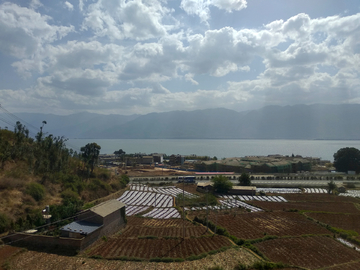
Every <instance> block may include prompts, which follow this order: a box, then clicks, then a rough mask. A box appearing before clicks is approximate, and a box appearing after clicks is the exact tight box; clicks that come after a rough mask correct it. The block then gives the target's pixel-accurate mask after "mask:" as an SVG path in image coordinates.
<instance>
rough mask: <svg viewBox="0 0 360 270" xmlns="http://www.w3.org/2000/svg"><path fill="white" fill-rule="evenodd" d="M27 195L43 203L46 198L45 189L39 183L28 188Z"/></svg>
mask: <svg viewBox="0 0 360 270" xmlns="http://www.w3.org/2000/svg"><path fill="white" fill-rule="evenodd" d="M26 193H27V194H29V195H30V196H31V197H33V198H34V199H35V200H36V201H41V200H42V199H44V197H45V189H44V187H43V186H42V185H40V184H38V183H31V184H29V185H28V186H27V187H26Z"/></svg>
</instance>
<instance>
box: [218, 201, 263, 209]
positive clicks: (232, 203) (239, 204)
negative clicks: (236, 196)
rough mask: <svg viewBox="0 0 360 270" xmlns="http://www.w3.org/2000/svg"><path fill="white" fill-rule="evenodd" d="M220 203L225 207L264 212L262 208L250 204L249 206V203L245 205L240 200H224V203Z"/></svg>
mask: <svg viewBox="0 0 360 270" xmlns="http://www.w3.org/2000/svg"><path fill="white" fill-rule="evenodd" d="M220 203H221V204H223V205H226V206H228V207H230V208H233V207H242V208H245V209H249V210H250V211H251V212H259V211H263V210H262V209H260V208H257V207H255V206H252V205H250V204H247V203H244V202H241V201H238V200H222V201H220Z"/></svg>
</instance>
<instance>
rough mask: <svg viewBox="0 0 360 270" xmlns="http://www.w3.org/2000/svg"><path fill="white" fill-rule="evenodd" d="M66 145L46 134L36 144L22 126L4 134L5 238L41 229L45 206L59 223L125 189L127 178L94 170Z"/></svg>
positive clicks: (0, 207)
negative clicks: (29, 230) (39, 227)
mask: <svg viewBox="0 0 360 270" xmlns="http://www.w3.org/2000/svg"><path fill="white" fill-rule="evenodd" d="M64 142H65V141H64V139H63V138H61V137H54V136H52V135H48V136H45V134H43V133H42V131H41V130H40V131H39V132H38V133H37V135H36V138H35V139H32V138H30V137H28V130H27V129H26V128H25V127H24V126H23V125H22V124H20V123H17V125H16V129H15V132H12V131H8V130H0V234H1V233H3V232H6V231H8V230H17V231H22V230H26V229H30V228H34V227H38V226H42V225H43V224H44V223H45V220H44V219H43V218H42V210H43V209H44V208H45V206H46V205H50V209H51V210H50V211H51V215H52V218H51V221H52V222H55V221H57V220H60V219H63V218H67V217H70V216H72V215H74V214H75V213H77V212H78V211H79V210H81V209H82V208H83V207H85V205H86V203H88V202H91V201H93V200H96V199H99V198H102V197H105V196H107V195H109V194H111V193H113V192H116V191H118V190H120V189H122V188H124V187H125V186H126V184H127V183H128V178H127V177H126V176H122V177H115V176H112V175H111V173H110V172H109V171H108V170H107V169H102V168H96V167H95V168H92V167H91V166H90V165H89V164H90V162H89V161H90V160H91V157H89V156H80V155H78V154H76V153H73V152H71V151H70V150H68V149H67V148H66V147H65V144H64ZM88 206H89V205H88ZM55 233H56V232H55Z"/></svg>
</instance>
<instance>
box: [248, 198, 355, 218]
mask: <svg viewBox="0 0 360 270" xmlns="http://www.w3.org/2000/svg"><path fill="white" fill-rule="evenodd" d="M305 196H306V195H305ZM328 196H330V195H328ZM334 197H335V196H334ZM343 198H346V197H343ZM349 199H350V198H349ZM252 204H253V205H255V206H256V207H260V208H263V209H266V210H272V211H283V210H295V209H296V210H304V211H323V212H333V213H352V214H356V213H359V210H358V208H357V207H356V206H355V205H354V203H352V202H342V201H339V202H335V201H331V202H329V201H311V200H309V201H289V202H279V203H276V202H260V201H253V202H252Z"/></svg>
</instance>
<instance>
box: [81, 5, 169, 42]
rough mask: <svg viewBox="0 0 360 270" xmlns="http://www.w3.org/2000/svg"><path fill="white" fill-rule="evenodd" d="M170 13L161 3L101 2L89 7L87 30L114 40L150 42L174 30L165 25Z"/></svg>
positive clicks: (86, 21) (85, 24) (85, 26)
mask: <svg viewBox="0 0 360 270" xmlns="http://www.w3.org/2000/svg"><path fill="white" fill-rule="evenodd" d="M169 14H171V10H170V9H168V8H166V7H165V6H163V5H161V2H160V1H157V0H152V1H138V0H132V1H124V0H121V1H105V0H98V1H97V2H95V3H94V4H91V5H89V7H88V9H87V12H86V14H85V20H84V22H83V29H92V30H93V31H95V33H96V35H97V36H107V37H109V38H110V39H113V40H116V39H135V40H146V39H150V38H155V37H161V36H164V35H165V34H166V33H167V29H171V25H164V24H163V22H162V21H163V18H164V17H167V16H170V15H169ZM174 22H175V21H174Z"/></svg>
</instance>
